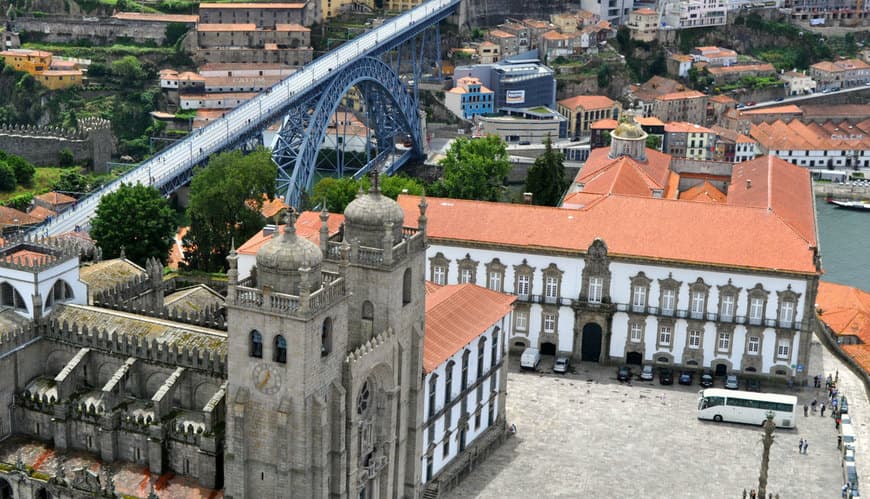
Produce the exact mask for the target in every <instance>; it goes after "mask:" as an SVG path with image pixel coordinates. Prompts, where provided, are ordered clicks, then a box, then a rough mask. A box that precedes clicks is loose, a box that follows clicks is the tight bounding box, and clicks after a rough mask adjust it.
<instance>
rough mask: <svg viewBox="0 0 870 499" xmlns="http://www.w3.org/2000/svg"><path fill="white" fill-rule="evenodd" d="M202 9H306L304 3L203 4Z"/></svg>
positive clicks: (200, 5)
mask: <svg viewBox="0 0 870 499" xmlns="http://www.w3.org/2000/svg"><path fill="white" fill-rule="evenodd" d="M199 8H200V9H304V8H305V4H304V3H265V2H264V3H245V2H239V3H205V2H204V3H201V4H199Z"/></svg>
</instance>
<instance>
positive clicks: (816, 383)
mask: <svg viewBox="0 0 870 499" xmlns="http://www.w3.org/2000/svg"><path fill="white" fill-rule="evenodd" d="M818 387H819V376H818V375H816V376H813V388H818Z"/></svg>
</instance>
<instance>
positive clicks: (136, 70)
mask: <svg viewBox="0 0 870 499" xmlns="http://www.w3.org/2000/svg"><path fill="white" fill-rule="evenodd" d="M111 67H112V75H114V76H116V77H118V78H119V79H120V80H121V83H122V84H123V85H125V86H134V85H135V86H136V87H137V88H138V87H141V86H142V81H143V80H144V79H145V70H144V69H143V68H142V63H140V62H139V59H137V58H135V57H133V56H132V55H127V56H124V57H122V58H120V59H118V60H116V61H114V62H112V66H111Z"/></svg>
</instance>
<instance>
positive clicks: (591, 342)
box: [580, 322, 601, 362]
mask: <svg viewBox="0 0 870 499" xmlns="http://www.w3.org/2000/svg"><path fill="white" fill-rule="evenodd" d="M580 348H581V355H580V359H581V360H584V361H590V362H598V361H599V358H600V357H601V326H599V325H598V324H596V323H594V322H589V323H587V324H586V325H585V326H583V342H582V343H581V346H580Z"/></svg>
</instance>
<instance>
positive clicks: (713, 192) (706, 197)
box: [680, 180, 726, 203]
mask: <svg viewBox="0 0 870 499" xmlns="http://www.w3.org/2000/svg"><path fill="white" fill-rule="evenodd" d="M680 199H682V200H684V201H701V202H704V203H724V202H725V199H726V198H725V193H724V192H722V191H720V190H719V189H717V188H716V186H714V185H713V184H711V183H710V182H708V181H706V180H705V181H704V182H703V183H700V184H698V185H696V186H694V187H690V188H689V189H686V190H685V191H683V192H681V193H680Z"/></svg>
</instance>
